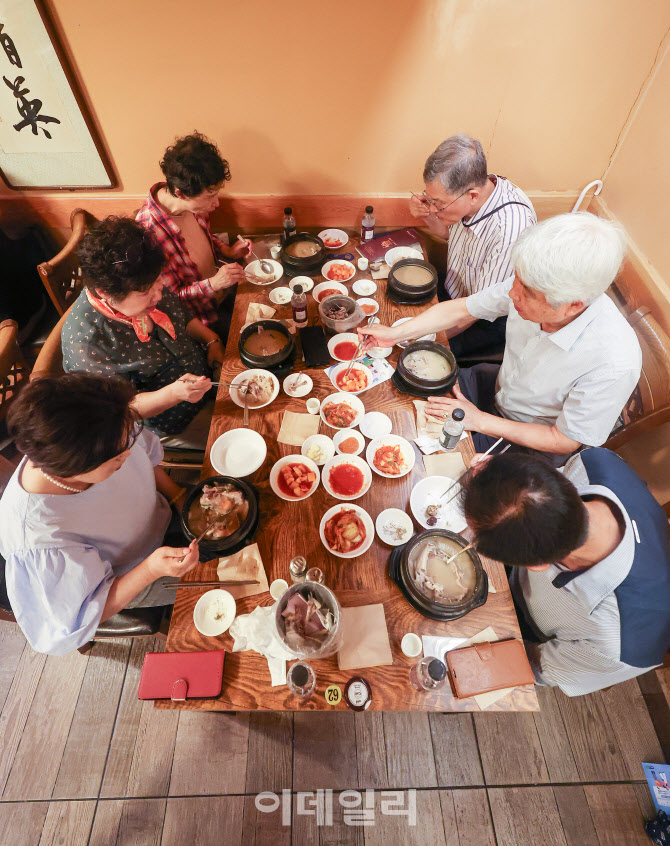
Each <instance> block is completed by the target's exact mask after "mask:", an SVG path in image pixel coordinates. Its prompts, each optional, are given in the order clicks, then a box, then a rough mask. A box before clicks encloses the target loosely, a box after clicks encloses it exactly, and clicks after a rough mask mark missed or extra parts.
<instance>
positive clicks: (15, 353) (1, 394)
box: [0, 324, 30, 420]
mask: <svg viewBox="0 0 670 846" xmlns="http://www.w3.org/2000/svg"><path fill="white" fill-rule="evenodd" d="M17 331H18V327H17V326H16V324H13V325H5V326H3V327H2V328H1V329H0V420H4V419H5V417H6V415H7V410H8V408H9V406H10V404H11V402H12V401H13V400H14V399H15V398H16V395H17V394H18V392H19V391H20V390H21V388H22V387H23V386H24V385H25V384H28V374H29V373H30V368H29V367H28V364H27V363H26V360H25V359H24V357H23V354H22V352H21V350H20V349H19V345H18V343H17V340H16V334H17Z"/></svg>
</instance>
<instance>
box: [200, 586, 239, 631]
mask: <svg viewBox="0 0 670 846" xmlns="http://www.w3.org/2000/svg"><path fill="white" fill-rule="evenodd" d="M236 611H237V609H236V606H235V598H234V597H233V595H232V593H228V591H227V590H221V589H220V588H214V590H208V591H207V593H203V595H202V596H201V597H200V599H199V600H198V601H197V602H196V603H195V608H194V609H193V623H194V624H195V627H196V629H197V630H198V631H199V632H200V634H202V635H205V637H218V636H219V635H222V634H223V633H224V632H227V631H228V629H229V628H230V626H231V625H232V622H233V620H234V619H235V614H236Z"/></svg>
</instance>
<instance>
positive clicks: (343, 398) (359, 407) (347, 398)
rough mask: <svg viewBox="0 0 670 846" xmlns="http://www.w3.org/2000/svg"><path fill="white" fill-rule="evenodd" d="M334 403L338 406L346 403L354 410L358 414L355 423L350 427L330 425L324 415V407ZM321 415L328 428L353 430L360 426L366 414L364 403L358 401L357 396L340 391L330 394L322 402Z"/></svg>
mask: <svg viewBox="0 0 670 846" xmlns="http://www.w3.org/2000/svg"><path fill="white" fill-rule="evenodd" d="M330 402H334V403H335V404H336V405H337V404H339V403H341V402H345V403H346V404H347V405H348V406H349V407H350V408H352V409H353V410H354V411H355V412H356V417H354V419H353V421H352V422H351V423H350V424H349V425H348V426H333V424H332V423H329V422H328V421H327V420H326V418H325V416H324V413H323V407H324V405H328V403H330ZM319 413H320V414H321V419H322V420H323V422H324V423H325V424H326V426H330V428H331V429H353V428H354V426H358V424H359V423H360V422H361V420H362V419H363V415H364V414H365V406H364V405H363V403H362V402H361V401H360V400H359V399H358V397H357V396H354V394H347V393H345V392H344V391H339V392H338V393H336V394H329V395H328V396H327V397H326V398H325V399H323V400H321V408H320V409H319Z"/></svg>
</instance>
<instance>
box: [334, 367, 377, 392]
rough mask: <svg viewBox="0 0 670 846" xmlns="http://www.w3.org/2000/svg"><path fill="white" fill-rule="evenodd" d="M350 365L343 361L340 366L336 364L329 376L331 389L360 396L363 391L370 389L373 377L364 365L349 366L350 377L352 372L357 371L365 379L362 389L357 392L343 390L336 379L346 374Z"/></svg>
mask: <svg viewBox="0 0 670 846" xmlns="http://www.w3.org/2000/svg"><path fill="white" fill-rule="evenodd" d="M350 364H351V363H350V362H348V361H343V362H342V363H341V364H336V365H335V367H334V368H333V370H332V372H331V374H330V381H331V382H332V383H333V387H334V388H335V390H337V391H344V392H345V393H347V394H362V393H363V391H367V389H368V388H369V387H370V384H371V383H372V379H373V376H372V373H371V371H370V370H369V368H367V367H366V366H365V365H364V364H361V363H360V362H356V364H351V371H350V375H351V373H353V372H354V370H356V371H358V373H359V374H362V375H363V377H364V378H365V385H364V387H362V388H360V389H359V390H358V391H347V390H346V389H345V388H343V387H342V385H338V383H337V380H338V378H339V377H341V376H342V374H343V373H345V372H346V370H347V368H348V367H349V365H350Z"/></svg>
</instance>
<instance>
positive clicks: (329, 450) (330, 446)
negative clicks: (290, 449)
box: [300, 435, 335, 467]
mask: <svg viewBox="0 0 670 846" xmlns="http://www.w3.org/2000/svg"><path fill="white" fill-rule="evenodd" d="M313 444H316V446H318V447H319V449H320V450H321V452H323V455H324V457H323V459H322V460H321V461H316V460H315V459H312V461H314V463H315V464H317V465H318V466H319V467H323V465H324V464H325V463H326V462H327V461H330V459H331V458H332V457H333V456H334V455H335V444H334V443H333V441H332V439H331V438H329V437H328V435H310V436H309V438H307V440H306V441H305V442H304V443H303V445H302V446H301V447H300V452H301V453H302V454H303V455H305V456H306V455H307V453H308V452H309V448H310V447H311V446H312V445H313ZM308 457H309V456H308Z"/></svg>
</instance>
